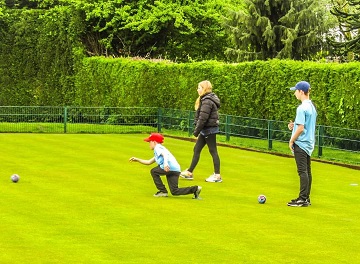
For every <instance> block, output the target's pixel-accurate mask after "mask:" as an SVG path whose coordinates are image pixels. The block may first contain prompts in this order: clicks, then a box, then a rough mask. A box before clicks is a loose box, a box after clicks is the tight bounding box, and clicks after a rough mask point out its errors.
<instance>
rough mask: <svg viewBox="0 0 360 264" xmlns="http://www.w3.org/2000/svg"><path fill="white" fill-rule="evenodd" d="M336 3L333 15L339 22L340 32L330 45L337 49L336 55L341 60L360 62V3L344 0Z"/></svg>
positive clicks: (355, 0)
mask: <svg viewBox="0 0 360 264" xmlns="http://www.w3.org/2000/svg"><path fill="white" fill-rule="evenodd" d="M332 2H333V3H334V5H333V8H332V9H331V13H332V14H333V15H335V16H336V18H337V19H338V22H339V30H338V31H337V32H336V33H337V34H335V36H334V37H333V38H329V41H330V43H331V44H332V45H333V46H334V47H335V49H336V50H335V54H336V55H339V56H341V60H347V61H351V60H360V56H359V54H360V35H359V29H360V1H359V0H343V1H332Z"/></svg>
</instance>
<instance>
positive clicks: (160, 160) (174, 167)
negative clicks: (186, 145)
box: [154, 144, 181, 172]
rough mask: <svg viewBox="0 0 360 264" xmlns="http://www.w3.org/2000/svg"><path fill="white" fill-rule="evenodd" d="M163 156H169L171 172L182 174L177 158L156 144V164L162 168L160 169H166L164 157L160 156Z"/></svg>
mask: <svg viewBox="0 0 360 264" xmlns="http://www.w3.org/2000/svg"><path fill="white" fill-rule="evenodd" d="M161 153H162V154H163V155H164V156H167V160H168V165H169V167H170V171H178V172H180V171H181V170H180V165H179V163H178V162H177V160H176V159H175V157H174V156H173V155H172V154H171V152H170V151H169V150H168V149H167V148H165V147H164V146H163V145H161V144H156V146H155V148H154V157H155V161H156V163H157V164H158V165H159V166H160V168H162V169H164V157H163V156H162V155H160V154H161Z"/></svg>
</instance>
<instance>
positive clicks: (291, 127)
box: [288, 120, 294, 130]
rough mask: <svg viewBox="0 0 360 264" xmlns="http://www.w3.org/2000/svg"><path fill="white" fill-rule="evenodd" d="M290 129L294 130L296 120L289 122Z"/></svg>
mask: <svg viewBox="0 0 360 264" xmlns="http://www.w3.org/2000/svg"><path fill="white" fill-rule="evenodd" d="M288 129H289V130H293V129H294V122H293V121H292V120H290V122H289V124H288Z"/></svg>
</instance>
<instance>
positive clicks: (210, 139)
mask: <svg viewBox="0 0 360 264" xmlns="http://www.w3.org/2000/svg"><path fill="white" fill-rule="evenodd" d="M205 145H207V146H208V148H209V152H210V154H211V157H212V159H213V164H214V172H215V173H216V174H220V158H219V154H218V151H217V147H216V134H210V135H207V136H203V135H201V134H200V135H199V136H198V138H197V140H196V144H195V146H194V154H193V158H192V161H191V165H190V167H189V169H188V171H190V172H193V170H194V169H195V167H196V165H197V164H198V162H199V159H200V153H201V151H202V149H203V148H204V146H205Z"/></svg>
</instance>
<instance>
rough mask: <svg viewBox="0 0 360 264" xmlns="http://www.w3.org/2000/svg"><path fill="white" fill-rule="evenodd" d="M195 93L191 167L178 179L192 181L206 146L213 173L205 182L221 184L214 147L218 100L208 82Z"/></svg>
mask: <svg viewBox="0 0 360 264" xmlns="http://www.w3.org/2000/svg"><path fill="white" fill-rule="evenodd" d="M197 92H198V94H199V97H198V99H197V100H196V102H195V110H196V113H195V120H194V124H195V129H194V133H193V135H194V136H195V137H197V140H196V144H195V146H194V154H193V157H192V161H191V165H190V167H189V168H188V169H186V170H185V171H183V172H181V174H180V177H182V178H184V179H188V180H192V179H193V178H194V177H193V171H194V169H195V167H196V165H197V164H198V162H199V159H200V153H201V151H202V149H203V148H204V146H205V145H207V146H208V149H209V152H210V154H211V156H212V160H213V166H214V173H213V174H212V175H210V177H208V178H207V179H206V180H205V181H207V182H222V179H221V176H220V158H219V154H218V151H217V146H216V134H217V133H219V112H218V109H219V108H220V99H219V98H218V97H217V96H216V94H214V93H213V92H212V85H211V83H210V82H209V81H202V82H200V83H199V85H198V88H197Z"/></svg>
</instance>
